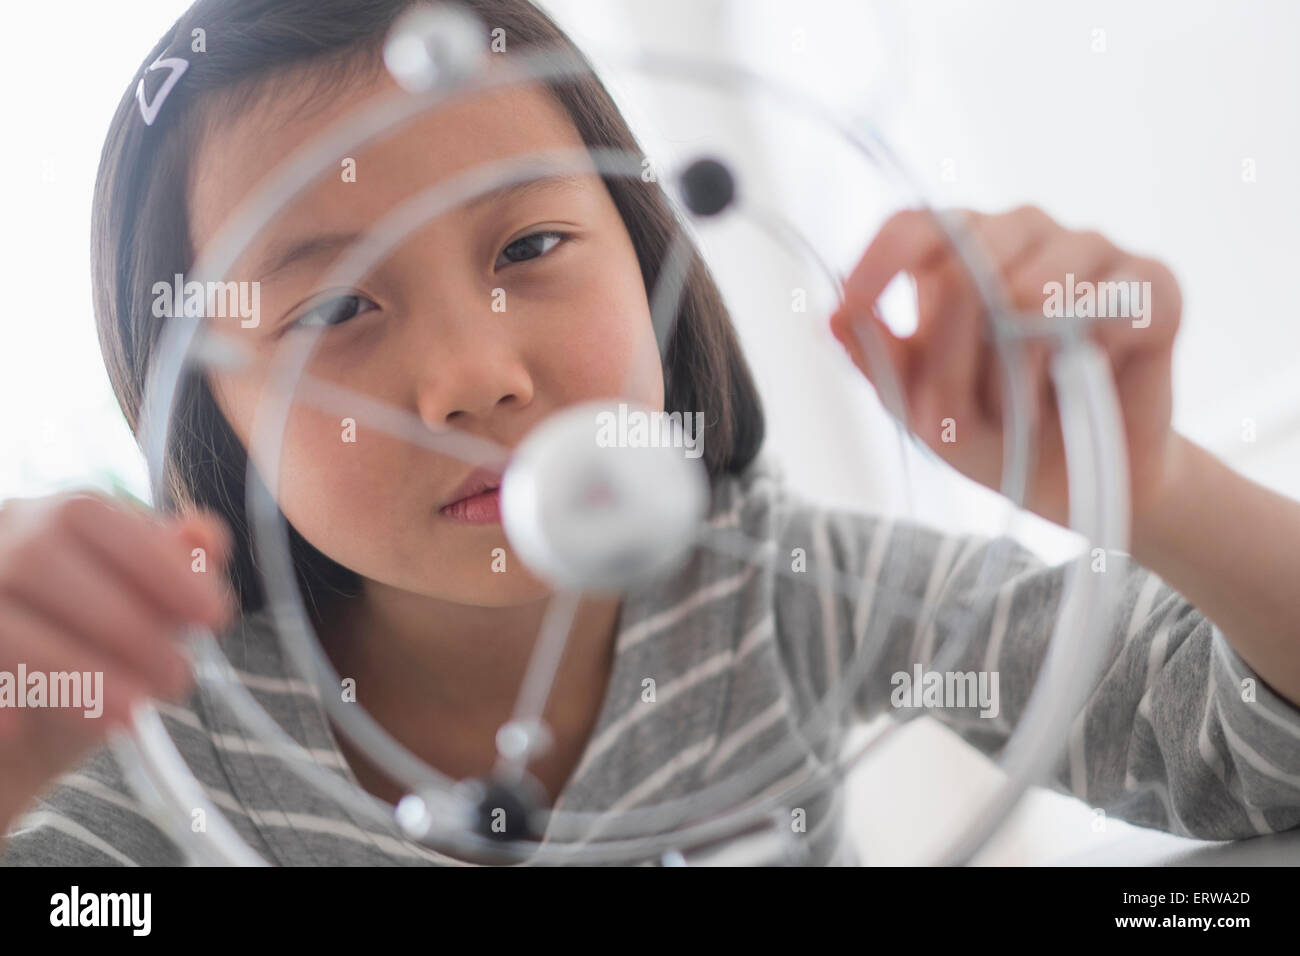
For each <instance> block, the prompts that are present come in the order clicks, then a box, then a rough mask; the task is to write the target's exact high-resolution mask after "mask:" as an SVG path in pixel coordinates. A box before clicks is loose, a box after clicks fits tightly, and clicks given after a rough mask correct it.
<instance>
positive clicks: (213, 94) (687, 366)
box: [91, 0, 764, 613]
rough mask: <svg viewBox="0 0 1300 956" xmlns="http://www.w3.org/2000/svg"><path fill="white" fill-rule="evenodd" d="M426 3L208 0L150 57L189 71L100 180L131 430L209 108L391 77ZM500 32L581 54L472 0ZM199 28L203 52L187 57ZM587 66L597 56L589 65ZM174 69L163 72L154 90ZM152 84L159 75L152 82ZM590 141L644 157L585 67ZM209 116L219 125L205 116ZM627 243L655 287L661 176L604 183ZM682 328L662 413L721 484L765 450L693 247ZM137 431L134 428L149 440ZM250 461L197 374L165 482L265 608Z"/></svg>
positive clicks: (238, 585)
mask: <svg viewBox="0 0 1300 956" xmlns="http://www.w3.org/2000/svg"><path fill="white" fill-rule="evenodd" d="M416 2H427V0H198V2H196V3H195V4H194V5H193V6H191V7H190V9H189V10H188V11H186V13H185V14H184V15H182V16H181V17H180V19H179V20H177V21H176V23H175V25H173V27H172V29H171V30H170V31H169V32H168V33H167V35H166V36H165V37H164V38H163V39H162V40H161V41H160V42H159V43H158V44H157V45H156V46H155V47H154V48H153V50H152V51H150V53H149V55H148V56H147V57H146V58H145V60H144V62H143V64H141V70H140V73H139V74H138V76H139V75H143V74H144V70H145V69H147V68H148V66H149V65H150V64H152V63H153V62H154V61H155V60H156V59H158V58H159V57H162V56H182V57H184V58H186V59H187V60H188V61H189V67H188V69H187V71H186V72H185V74H184V75H183V77H182V78H181V80H180V82H179V83H178V84H177V86H176V87H175V88H174V89H173V90H172V91H171V93H170V94H169V95H168V97H167V100H166V102H165V105H164V107H163V109H162V110H161V113H160V115H159V116H158V118H157V120H156V121H155V123H154V125H153V126H148V125H146V124H145V122H144V120H143V118H142V116H141V114H140V110H139V107H138V104H137V101H136V96H135V86H136V78H133V79H132V81H131V86H130V87H129V88H128V89H127V91H126V93H125V94H124V95H123V97H122V100H121V102H120V103H119V104H118V107H117V112H116V113H115V114H114V116H113V121H112V124H111V126H110V127H109V131H108V136H107V138H106V140H105V143H104V149H103V153H102V155H101V157H100V163H99V173H98V178H97V180H96V183H95V196H94V208H93V213H92V221H91V267H92V283H93V287H94V307H95V319H96V324H97V327H98V332H99V341H100V346H101V348H102V349H103V353H104V361H105V364H106V366H107V368H108V374H109V378H110V380H111V382H112V384H113V390H114V392H115V393H116V395H117V400H118V403H119V404H120V405H121V407H122V412H123V414H124V415H125V416H126V420H127V422H128V423H129V424H130V426H131V429H132V431H137V430H138V427H139V415H140V405H141V401H142V398H143V391H144V384H145V380H146V375H147V372H148V368H149V361H150V358H151V356H152V353H153V350H154V347H155V344H156V342H157V339H158V335H159V332H160V331H161V325H160V320H159V319H156V318H154V317H153V314H152V309H151V292H150V290H151V289H152V288H153V284H154V282H155V281H158V280H159V279H160V278H165V279H166V280H168V281H170V279H171V277H172V276H173V275H174V274H176V273H185V272H187V271H188V269H189V267H190V266H192V264H193V260H194V250H193V249H192V248H191V245H190V236H189V223H188V216H187V213H186V209H187V187H188V183H189V175H190V163H189V160H190V157H191V156H192V155H193V152H194V148H195V146H196V144H197V143H198V142H199V140H200V137H201V136H202V133H203V130H204V123H205V121H210V120H211V116H210V115H207V111H206V110H205V106H210V104H211V102H212V101H213V100H215V99H219V98H220V99H221V100H222V101H223V102H224V103H225V104H227V105H232V104H233V105H234V107H235V108H239V107H240V106H245V107H246V106H247V105H248V103H249V101H250V99H249V95H250V94H253V95H256V94H257V92H258V90H259V88H261V89H262V92H265V87H266V84H267V82H268V81H271V80H273V79H274V78H275V76H276V74H277V72H278V71H282V70H288V69H293V68H296V67H311V68H313V70H314V72H316V73H318V74H319V76H318V77H317V78H318V79H319V81H320V82H321V83H322V84H336V85H337V84H341V83H345V82H347V81H348V80H349V79H351V78H353V77H355V76H357V75H359V74H360V73H362V72H364V71H366V70H376V69H379V68H382V55H381V54H382V45H383V40H384V37H385V35H386V34H387V32H388V29H389V27H390V26H391V24H392V23H393V21H394V20H395V19H396V18H397V16H398V15H399V14H400V13H402V12H403V11H404V10H405V9H406V8H407V7H409V6H411V5H412V4H413V3H416ZM462 3H463V5H464V6H466V7H467V8H469V9H470V10H472V11H473V12H474V13H476V14H477V15H478V16H479V18H480V19H481V20H482V21H483V23H484V24H486V25H487V26H488V27H489V28H490V29H495V28H497V27H500V28H502V29H504V31H505V36H506V38H507V44H508V47H507V48H508V49H510V50H521V49H523V50H527V49H529V48H532V49H535V50H536V49H555V50H558V51H562V52H563V53H564V54H565V55H568V56H573V57H578V58H579V59H581V54H580V52H579V51H578V50H577V49H576V48H575V47H574V45H573V43H572V41H570V40H569V38H568V37H567V36H566V35H565V34H564V33H563V32H562V31H561V30H560V29H559V27H557V26H556V25H555V24H554V23H553V22H552V20H551V19H550V18H549V17H548V16H547V15H546V14H545V13H543V12H542V11H541V10H539V9H538V8H536V7H535V6H533V4H532V3H530V2H528V0H462ZM198 29H201V30H202V31H203V39H204V45H205V48H206V49H205V52H201V53H197V54H196V53H193V52H191V44H192V36H193V35H194V31H195V30H198ZM581 62H583V63H584V64H585V62H586V61H585V60H581ZM161 72H163V71H159V72H155V73H154V74H152V76H151V77H150V81H155V80H156V79H157V78H159V77H160V73H161ZM147 82H149V81H147ZM548 86H549V90H550V93H551V95H552V96H554V97H555V99H556V100H557V101H558V102H559V104H560V105H561V106H562V107H563V109H564V110H565V112H566V113H567V114H568V116H569V118H570V119H571V120H572V121H573V123H574V125H575V126H576V127H577V130H578V133H579V134H580V136H581V137H582V139H583V141H584V142H585V143H586V144H587V146H588V147H589V148H590V147H610V148H615V149H625V150H629V151H632V152H634V153H638V154H639V153H640V148H639V147H638V145H637V143H636V140H635V138H634V137H633V135H632V133H631V131H630V130H629V129H628V127H627V124H626V123H625V121H624V120H623V117H622V116H621V114H620V113H619V111H618V108H617V107H616V106H615V105H614V102H613V100H612V99H611V98H610V96H609V93H608V92H607V91H606V89H605V87H604V85H603V84H602V83H601V82H600V80H599V79H598V78H597V77H596V76H595V74H594V73H592V72H590V71H588V72H585V73H583V74H582V75H580V76H578V77H575V78H567V77H566V78H565V79H564V80H562V81H556V82H552V83H549V84H548ZM205 116H207V119H206V120H205ZM605 185H606V187H607V188H608V190H609V192H610V195H611V197H612V198H613V200H614V203H615V205H616V206H617V208H618V211H619V213H620V215H621V216H622V218H623V222H624V224H625V225H626V227H627V230H628V233H629V235H630V236H631V239H632V243H633V246H634V247H635V249H636V254H637V258H638V260H639V262H640V266H641V273H642V276H643V278H644V280H645V283H646V288H647V290H650V289H653V287H654V283H655V281H656V279H657V277H658V274H659V271H660V268H661V265H662V263H663V261H664V258H665V256H666V253H667V250H668V247H669V244H670V241H671V240H672V238H673V236H674V234H675V233H676V225H675V221H674V217H673V214H672V211H671V209H670V207H669V205H668V203H667V200H666V198H665V197H664V195H663V193H662V191H661V189H660V188H659V187H658V185H656V184H654V183H650V184H646V183H643V182H641V181H640V180H638V181H636V182H631V181H629V180H628V179H626V178H623V177H606V178H605ZM691 254H692V261H691V265H690V268H689V272H688V279H687V283H686V288H685V290H684V294H683V297H682V304H681V307H680V309H679V312H678V316H677V323H676V326H675V329H674V332H673V335H672V338H671V339H670V341H669V343H668V347H667V348H666V350H665V355H664V366H665V368H664V375H665V397H664V405H665V410H666V411H670V412H672V411H681V412H683V413H685V412H690V411H703V412H704V413H705V416H706V422H705V427H706V428H707V429H708V430H709V441H708V442H706V443H705V451H704V456H703V460H704V465H705V467H706V470H707V472H708V474H709V478H710V480H711V481H713V480H716V479H717V478H718V476H720V475H722V474H724V473H728V472H731V473H739V472H742V471H744V470H745V468H746V467H747V466H748V465H749V464H750V462H751V461H752V460H753V459H754V458H755V456H756V455H757V453H758V451H759V448H760V446H761V445H762V441H763V433H764V419H763V412H762V407H761V404H760V401H759V397H758V393H757V390H756V388H755V386H754V382H753V379H752V377H751V374H750V371H749V368H748V365H747V363H746V362H745V359H744V356H743V355H742V353H741V350H740V346H739V343H738V341H737V337H736V334H735V330H734V329H733V328H732V325H731V322H730V318H729V316H728V315H727V312H726V308H725V306H724V304H723V301H722V297H721V295H720V294H719V292H718V289H717V287H716V285H715V284H714V282H713V279H712V277H711V276H710V274H709V272H708V268H707V267H706V266H705V265H704V263H703V261H702V260H701V259H700V257H699V255H698V253H697V252H696V251H695V250H694V249H692V250H691ZM137 434H138V432H137ZM246 461H247V453H246V451H245V449H244V447H243V446H242V444H241V443H240V441H239V439H238V438H237V437H236V435H235V434H234V432H233V431H232V429H231V428H230V426H229V423H228V422H227V421H226V420H225V417H224V415H223V414H222V413H221V411H220V409H219V408H218V406H217V404H216V402H215V401H214V399H213V398H212V395H211V393H210V391H209V389H208V387H207V384H206V382H205V381H204V380H203V377H202V376H197V375H190V376H187V378H186V381H185V383H184V385H183V386H182V389H181V391H180V393H179V394H178V395H177V401H176V408H175V412H174V415H173V423H172V434H171V439H170V442H169V453H168V457H167V462H166V472H165V479H166V487H167V489H168V494H169V495H170V497H171V498H172V499H173V501H174V502H175V504H176V506H178V507H180V508H182V509H187V508H194V507H199V508H206V509H210V510H212V511H214V512H216V513H218V514H219V515H221V517H222V518H223V519H224V520H225V521H226V522H227V523H228V524H229V525H230V527H231V529H232V530H233V531H234V533H235V539H236V549H235V554H234V556H233V558H232V561H231V565H230V574H231V580H232V585H233V587H234V588H235V591H236V594H237V596H238V599H239V603H240V609H241V610H242V611H244V612H249V611H253V610H256V609H258V608H260V607H262V606H263V605H264V603H265V594H264V592H263V590H262V587H261V583H260V580H259V578H258V575H257V573H256V569H255V566H254V560H253V552H252V548H251V544H250V541H249V528H248V525H247V520H246V517H245V509H244V500H245V490H244V482H245V468H246ZM290 539H291V548H292V552H293V558H294V564H295V567H296V568H297V572H298V579H299V584H300V586H301V587H302V588H303V590H304V595H305V597H306V598H307V604H308V606H309V608H312V609H313V610H314V611H315V612H316V613H319V612H320V609H321V605H322V604H323V603H324V602H325V601H326V599H329V598H331V597H333V596H335V595H338V594H350V593H355V590H356V585H357V583H358V577H357V575H356V574H355V573H354V572H352V571H350V570H348V569H347V568H344V567H343V566H341V565H339V564H337V563H336V562H334V561H333V560H331V559H330V558H328V557H326V556H325V555H324V554H322V553H321V552H320V551H318V550H317V549H316V548H314V547H313V546H312V545H311V544H310V543H309V542H307V541H306V540H305V539H304V538H302V537H301V535H299V534H298V533H297V531H296V530H295V529H293V528H292V527H291V528H290Z"/></svg>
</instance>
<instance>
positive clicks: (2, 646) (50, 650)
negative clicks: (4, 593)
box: [0, 602, 188, 733]
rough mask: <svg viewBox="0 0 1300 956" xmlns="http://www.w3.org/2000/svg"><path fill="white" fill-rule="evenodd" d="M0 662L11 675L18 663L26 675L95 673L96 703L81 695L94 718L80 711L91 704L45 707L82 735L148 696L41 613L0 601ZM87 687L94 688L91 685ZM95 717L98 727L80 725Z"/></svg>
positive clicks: (139, 685) (179, 686) (114, 664)
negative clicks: (99, 709)
mask: <svg viewBox="0 0 1300 956" xmlns="http://www.w3.org/2000/svg"><path fill="white" fill-rule="evenodd" d="M0 659H2V660H3V662H4V666H5V669H7V670H11V671H16V670H17V669H18V665H19V664H22V665H25V666H26V669H27V671H28V673H29V674H30V673H34V672H40V673H44V674H46V675H49V674H55V673H60V672H65V673H66V672H79V673H81V674H83V675H84V674H86V673H90V674H91V675H100V676H101V677H102V682H101V683H100V684H99V685H98V689H99V690H100V691H102V694H103V696H102V700H100V701H98V702H87V701H86V699H85V696H84V694H83V703H92V704H93V703H97V704H99V705H102V707H103V711H102V713H101V714H100V717H97V718H87V717H86V715H85V711H86V710H93V709H94V707H92V706H87V707H83V708H82V709H80V710H77V709H72V710H68V709H67V708H51V709H52V710H55V711H56V712H58V713H60V714H61V715H62V716H64V717H75V718H77V719H76V720H73V721H72V722H71V723H69V724H68V726H70V727H74V728H82V727H84V728H85V730H86V731H87V732H88V733H95V732H103V730H104V728H105V726H107V725H111V724H113V723H114V722H115V721H124V720H126V719H128V718H129V716H130V713H131V706H132V704H134V703H135V702H136V701H139V700H145V699H147V698H148V697H149V696H150V691H149V688H148V686H147V684H146V683H145V682H144V681H143V680H141V679H139V678H138V677H136V676H135V675H134V674H131V673H129V672H128V671H127V669H126V668H124V667H123V666H122V665H121V664H120V663H118V662H116V661H114V660H112V659H110V658H109V657H108V656H106V655H104V654H102V653H100V652H99V651H97V650H96V649H94V648H91V647H86V646H84V644H83V643H81V642H79V641H77V640H76V638H75V637H73V636H72V635H70V634H68V633H67V632H65V631H63V630H62V629H60V628H58V627H57V626H55V625H54V624H52V623H51V622H50V621H49V620H48V619H47V618H46V617H45V616H44V615H42V614H40V613H38V612H35V611H32V610H31V609H29V608H25V607H23V606H21V605H18V604H14V603H12V602H4V603H0ZM187 679H188V678H187ZM183 688H184V685H183V684H181V683H180V682H178V683H177V684H175V685H173V688H172V691H174V692H176V693H179V692H180V691H181V690H183ZM91 689H94V685H93V684H92V688H91ZM26 690H27V688H20V692H24V693H25V692H26ZM83 690H84V685H83ZM169 693H170V692H169ZM100 718H102V719H103V721H104V723H103V724H99V723H91V724H83V723H82V722H81V721H82V720H94V721H98V720H100Z"/></svg>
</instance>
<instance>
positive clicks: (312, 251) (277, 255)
mask: <svg viewBox="0 0 1300 956" xmlns="http://www.w3.org/2000/svg"><path fill="white" fill-rule="evenodd" d="M586 185H587V184H586V180H585V179H584V177H582V176H580V175H577V174H564V175H554V176H540V177H538V178H536V179H527V180H524V181H522V182H517V183H509V184H507V185H505V186H501V187H498V188H497V189H493V190H489V191H488V192H486V193H483V194H482V195H480V196H476V197H475V198H473V199H471V200H469V201H468V202H466V203H464V204H463V208H465V209H477V208H479V207H481V206H485V205H488V204H491V203H500V202H506V201H508V200H511V199H522V198H524V197H525V196H529V195H532V194H533V193H535V192H551V191H569V190H585V189H586ZM362 237H363V234H362V233H359V232H338V233H324V234H321V235H317V236H306V237H303V238H298V239H288V240H284V241H281V242H279V243H275V244H273V245H272V246H271V247H270V249H269V250H268V252H267V253H266V255H265V256H263V257H262V259H261V260H260V262H259V264H258V266H257V267H256V268H255V269H253V270H251V271H252V272H253V273H254V274H256V275H258V278H257V281H258V282H264V281H266V280H267V279H269V278H271V277H272V276H274V275H276V274H277V273H280V272H283V271H284V270H285V269H288V268H289V267H290V266H295V265H301V264H302V263H304V262H308V261H310V260H313V259H319V258H320V257H322V256H331V255H334V254H336V253H338V252H340V251H342V250H343V249H345V248H347V247H348V246H350V245H352V244H353V243H354V242H356V241H358V240H359V239H361V238H362Z"/></svg>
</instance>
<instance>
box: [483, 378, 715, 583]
mask: <svg viewBox="0 0 1300 956" xmlns="http://www.w3.org/2000/svg"><path fill="white" fill-rule="evenodd" d="M638 416H644V417H641V418H638ZM637 421H640V422H650V423H651V425H650V427H649V428H648V429H646V428H642V429H640V431H638V430H637V429H636V428H634V427H630V426H629V425H628V423H631V422H637ZM647 436H649V437H648V438H647ZM611 438H612V439H613V440H612V441H611ZM684 438H685V436H684V434H683V432H682V429H681V428H680V425H678V424H677V423H675V422H674V421H673V420H671V419H669V418H668V417H667V416H666V415H665V414H664V413H663V412H656V411H653V410H651V409H649V408H647V407H645V406H642V405H639V404H636V403H628V402H618V401H610V400H601V401H595V402H586V403H583V404H581V405H576V406H573V407H572V408H568V409H565V410H564V411H562V412H559V413H558V414H556V415H555V416H553V417H552V418H550V419H548V420H547V421H545V422H543V423H542V424H541V425H539V426H538V427H537V428H536V429H535V430H534V431H533V432H532V434H530V435H529V436H528V437H527V438H526V439H525V440H524V441H523V443H522V444H521V445H520V446H519V448H518V449H516V451H515V454H514V456H513V458H512V459H511V461H510V465H509V467H508V468H507V469H506V471H505V474H504V475H503V476H502V481H501V520H502V523H503V526H504V528H505V532H506V537H507V538H509V540H510V544H511V546H512V547H513V548H514V550H515V552H516V553H517V554H518V556H519V557H520V559H521V560H522V561H523V562H524V564H526V565H527V566H528V567H529V569H530V570H531V571H532V572H533V573H534V574H536V575H537V576H538V577H540V578H542V579H544V580H547V581H549V582H551V583H552V584H554V585H557V586H558V587H561V588H568V589H573V590H580V591H611V592H612V591H619V590H622V589H624V588H626V587H627V586H629V585H632V584H636V583H638V582H641V581H645V580H648V579H650V578H653V577H655V576H656V575H658V574H660V573H662V572H664V571H666V570H668V569H669V568H671V567H672V566H674V565H675V564H676V563H677V562H678V561H679V560H680V559H681V558H682V556H683V554H684V553H685V552H686V550H687V549H688V548H690V546H691V544H692V542H693V541H694V539H695V535H696V533H697V530H698V526H699V523H700V521H701V519H702V518H703V516H704V514H705V511H706V509H707V506H708V500H709V482H708V477H707V474H706V472H705V469H704V465H703V462H702V460H701V458H700V457H690V455H691V454H692V452H691V450H690V449H688V448H687V447H686V442H685V440H684ZM701 438H702V436H699V435H696V436H695V441H696V442H697V443H698V442H700V440H701ZM702 448H703V445H702V444H697V445H696V449H697V450H698V449H702Z"/></svg>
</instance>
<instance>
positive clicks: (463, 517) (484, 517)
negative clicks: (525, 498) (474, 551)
mask: <svg viewBox="0 0 1300 956" xmlns="http://www.w3.org/2000/svg"><path fill="white" fill-rule="evenodd" d="M438 514H440V515H442V516H443V517H444V518H450V519H451V520H452V521H463V522H465V523H466V524H496V523H498V522H500V520H501V501H500V490H499V489H497V488H493V489H492V490H491V491H483V492H480V493H479V494H477V495H470V496H469V497H468V498H461V499H460V500H459V501H453V502H452V503H451V504H449V505H446V506H444V507H442V508H440V509H438Z"/></svg>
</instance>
